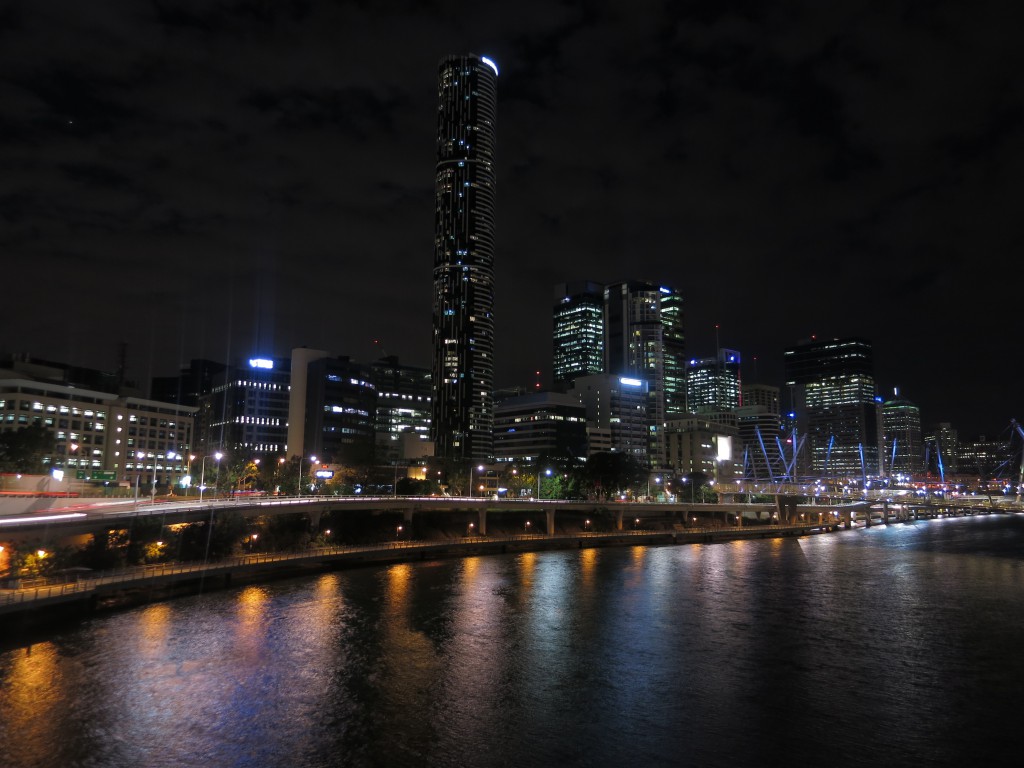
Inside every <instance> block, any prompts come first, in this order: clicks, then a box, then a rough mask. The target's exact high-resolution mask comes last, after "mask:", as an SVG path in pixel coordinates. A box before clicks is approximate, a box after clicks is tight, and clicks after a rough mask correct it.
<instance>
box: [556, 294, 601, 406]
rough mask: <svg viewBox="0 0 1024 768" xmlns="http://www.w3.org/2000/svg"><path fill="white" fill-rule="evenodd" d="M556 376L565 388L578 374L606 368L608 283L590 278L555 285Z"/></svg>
mask: <svg viewBox="0 0 1024 768" xmlns="http://www.w3.org/2000/svg"><path fill="white" fill-rule="evenodd" d="M553 314H554V333H553V337H552V341H553V354H552V366H551V372H552V378H553V379H554V384H555V388H556V389H559V390H564V389H565V388H566V387H568V386H569V385H570V384H571V383H572V381H573V379H575V378H576V377H577V376H590V375H592V374H595V373H603V372H604V286H603V285H601V284H600V283H592V282H590V281H589V280H579V281H576V282H572V283H562V284H560V285H557V286H555V306H554V313H553Z"/></svg>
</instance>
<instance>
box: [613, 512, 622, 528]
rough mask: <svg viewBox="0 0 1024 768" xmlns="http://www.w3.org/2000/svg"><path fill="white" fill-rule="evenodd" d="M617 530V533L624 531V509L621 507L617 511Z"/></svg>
mask: <svg viewBox="0 0 1024 768" xmlns="http://www.w3.org/2000/svg"><path fill="white" fill-rule="evenodd" d="M615 530H616V531H621V530H622V508H621V507H620V508H618V509H616V510H615Z"/></svg>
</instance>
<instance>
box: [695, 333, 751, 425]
mask: <svg viewBox="0 0 1024 768" xmlns="http://www.w3.org/2000/svg"><path fill="white" fill-rule="evenodd" d="M686 402H687V406H688V407H687V411H688V412H689V413H716V412H719V411H735V410H736V409H737V408H739V407H740V406H741V405H742V404H743V403H742V387H741V384H740V353H739V352H737V351H736V350H735V349H720V350H718V356H717V357H703V358H696V357H695V358H691V359H690V361H689V362H688V363H687V365H686Z"/></svg>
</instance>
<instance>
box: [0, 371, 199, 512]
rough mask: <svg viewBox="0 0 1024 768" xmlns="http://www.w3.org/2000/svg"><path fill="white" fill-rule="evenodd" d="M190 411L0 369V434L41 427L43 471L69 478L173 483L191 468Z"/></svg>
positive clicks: (146, 486) (149, 485)
mask: <svg viewBox="0 0 1024 768" xmlns="http://www.w3.org/2000/svg"><path fill="white" fill-rule="evenodd" d="M195 413H196V409H195V408H192V407H189V406H179V405H175V404H173V403H160V402H156V401H153V400H148V399H145V398H140V397H133V396H119V395H116V394H113V393H110V392H101V391H97V390H91V389H85V388H82V387H73V386H67V385H65V384H55V383H52V382H50V381H47V380H43V379H35V378H31V377H29V376H28V375H26V374H25V373H23V372H16V371H9V370H0V431H8V430H10V431H17V430H19V429H23V428H25V427H33V426H34V427H39V428H41V429H43V430H46V431H47V432H48V433H50V435H51V444H50V446H49V447H48V449H47V451H46V453H45V455H44V456H42V464H43V469H44V470H45V471H46V472H52V471H53V470H57V471H58V472H59V473H61V474H62V475H63V476H67V477H68V478H69V479H72V480H73V479H79V480H89V479H94V480H104V481H110V482H115V481H116V482H129V483H133V484H137V485H139V486H141V488H142V489H143V492H145V493H149V492H151V491H152V490H154V489H156V488H159V489H160V490H161V492H162V491H163V490H164V489H166V487H168V486H170V485H173V484H177V483H179V482H180V481H181V480H182V478H183V477H184V476H185V475H186V474H188V471H189V461H190V459H189V456H190V452H191V451H192V448H193V446H192V437H193V423H194V416H195Z"/></svg>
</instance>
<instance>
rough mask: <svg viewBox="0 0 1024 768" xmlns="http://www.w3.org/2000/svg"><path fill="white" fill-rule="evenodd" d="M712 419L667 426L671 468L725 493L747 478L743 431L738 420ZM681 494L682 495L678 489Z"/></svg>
mask: <svg viewBox="0 0 1024 768" xmlns="http://www.w3.org/2000/svg"><path fill="white" fill-rule="evenodd" d="M724 416H725V418H720V419H717V420H711V419H708V418H705V417H702V416H687V417H684V418H680V419H672V420H671V421H669V422H668V424H667V425H666V426H665V444H666V451H667V463H668V466H669V467H670V468H671V469H672V470H673V471H675V472H676V473H677V474H679V475H682V476H683V477H684V478H687V483H692V482H693V481H695V480H696V481H698V482H700V481H701V480H703V481H706V482H708V483H709V484H712V485H717V486H718V487H719V490H722V491H723V492H727V491H735V490H737V488H738V487H739V486H738V485H737V484H736V481H737V480H741V479H742V477H743V466H742V462H741V461H740V460H739V459H740V458H741V457H740V456H739V455H738V444H739V429H738V428H737V425H736V417H735V416H732V415H731V414H725V415H724ZM676 491H677V492H682V490H681V489H679V488H677V489H676Z"/></svg>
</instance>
